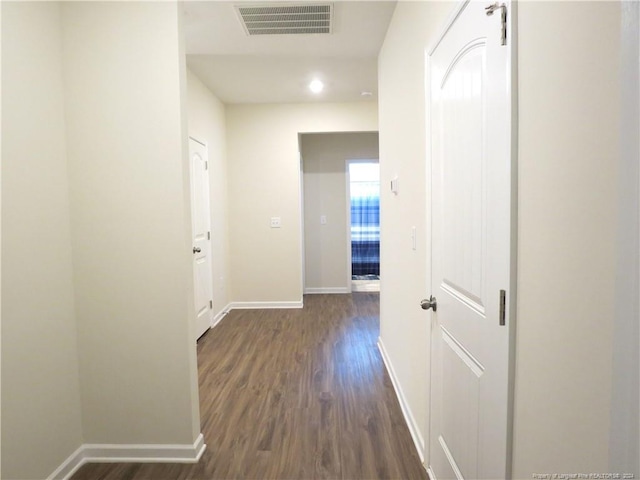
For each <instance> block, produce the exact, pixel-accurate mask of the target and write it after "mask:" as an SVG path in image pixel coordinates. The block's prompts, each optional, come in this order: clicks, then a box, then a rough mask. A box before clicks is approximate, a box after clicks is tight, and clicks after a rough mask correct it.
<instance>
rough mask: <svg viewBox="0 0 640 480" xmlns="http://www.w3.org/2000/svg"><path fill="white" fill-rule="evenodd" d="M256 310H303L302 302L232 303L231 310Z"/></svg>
mask: <svg viewBox="0 0 640 480" xmlns="http://www.w3.org/2000/svg"><path fill="white" fill-rule="evenodd" d="M255 308H302V300H300V301H298V302H231V303H230V304H229V310H239V309H255Z"/></svg>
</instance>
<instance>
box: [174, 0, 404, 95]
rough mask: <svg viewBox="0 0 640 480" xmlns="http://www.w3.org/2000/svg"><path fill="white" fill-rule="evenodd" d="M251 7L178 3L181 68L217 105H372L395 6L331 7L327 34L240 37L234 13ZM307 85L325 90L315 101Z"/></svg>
mask: <svg viewBox="0 0 640 480" xmlns="http://www.w3.org/2000/svg"><path fill="white" fill-rule="evenodd" d="M256 3H258V2H248V1H239V2H228V1H207V2H185V3H184V13H185V15H184V22H185V23H184V26H185V44H186V52H187V65H188V67H189V68H190V69H191V70H192V71H193V72H194V73H195V74H196V75H197V76H198V77H199V78H200V79H201V80H202V81H203V82H204V83H205V85H207V87H209V89H211V90H212V91H213V92H214V93H215V94H216V96H218V98H219V99H220V100H221V101H222V102H224V103H297V102H318V101H319V102H348V101H375V100H376V98H377V85H378V81H377V57H378V51H379V50H380V47H381V45H382V42H383V40H384V36H385V34H386V31H387V27H388V25H389V22H390V21H391V16H392V15H393V11H394V9H395V5H396V2H395V1H341V0H338V1H335V2H334V18H333V22H334V23H333V33H331V34H311V35H258V36H248V35H247V34H246V33H245V31H244V29H243V27H242V24H241V22H240V19H239V17H238V15H237V13H236V10H235V8H234V6H235V5H249V4H256ZM279 3H285V2H279ZM288 3H292V2H288ZM297 3H311V2H306V1H305V2H297ZM314 78H318V79H320V80H322V81H323V82H324V83H325V89H324V91H323V92H322V93H321V94H319V95H314V94H312V93H311V92H310V91H309V89H308V84H309V82H310V81H311V80H312V79H314ZM362 91H369V92H372V94H373V95H372V96H369V97H363V96H362V95H361V92H362Z"/></svg>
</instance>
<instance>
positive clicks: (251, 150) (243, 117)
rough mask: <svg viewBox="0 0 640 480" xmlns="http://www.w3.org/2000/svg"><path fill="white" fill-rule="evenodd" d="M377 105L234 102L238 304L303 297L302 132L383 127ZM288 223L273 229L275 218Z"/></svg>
mask: <svg viewBox="0 0 640 480" xmlns="http://www.w3.org/2000/svg"><path fill="white" fill-rule="evenodd" d="M376 110H377V105H376V104H375V103H373V102H371V103H367V102H359V103H344V104H283V105H229V106H227V152H228V169H229V233H230V237H229V238H230V241H229V243H230V264H229V271H230V273H231V292H230V299H231V300H232V302H262V303H264V302H272V303H273V302H275V303H281V302H287V303H285V304H290V305H294V304H297V303H298V302H301V300H302V263H301V260H302V242H301V223H300V220H301V209H302V206H301V196H300V155H299V151H298V134H299V133H309V132H357V131H376V130H377V129H378V122H377V112H376ZM277 216H279V217H281V219H282V227H281V228H270V226H269V225H270V224H269V221H270V218H271V217H277Z"/></svg>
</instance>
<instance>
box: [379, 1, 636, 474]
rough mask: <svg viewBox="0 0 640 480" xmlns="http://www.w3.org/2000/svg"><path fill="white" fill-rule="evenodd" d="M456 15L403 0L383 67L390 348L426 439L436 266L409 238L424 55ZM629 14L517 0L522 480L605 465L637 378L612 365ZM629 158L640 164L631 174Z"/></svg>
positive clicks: (385, 306)
mask: <svg viewBox="0 0 640 480" xmlns="http://www.w3.org/2000/svg"><path fill="white" fill-rule="evenodd" d="M451 8H452V4H449V5H443V4H437V3H426V2H425V3H419V2H415V3H414V2H406V3H403V2H400V3H399V4H398V6H397V8H396V12H395V15H394V18H393V22H392V25H391V26H390V28H389V31H388V33H387V37H386V40H385V44H384V46H383V49H382V51H381V54H380V58H379V74H380V98H379V102H380V164H381V171H382V181H383V182H384V181H387V180H388V179H389V177H390V176H393V175H396V174H397V175H398V176H399V179H400V194H399V195H398V196H397V197H392V196H391V195H389V194H388V193H387V194H386V195H385V194H384V193H383V196H382V219H381V222H382V229H383V230H382V265H381V268H382V269H383V271H384V275H383V277H382V291H381V339H382V342H383V344H384V346H385V347H386V350H387V352H388V355H389V357H390V359H391V362H392V364H393V367H394V369H395V372H396V375H397V378H398V380H399V383H400V386H401V389H402V390H403V392H404V395H405V397H406V399H407V403H408V405H409V407H410V410H411V412H412V414H413V416H414V418H415V421H416V424H417V425H418V428H419V429H420V431H421V433H422V435H423V436H426V433H427V425H428V423H427V422H428V396H427V383H426V382H427V371H428V368H427V365H428V362H429V351H428V345H429V341H428V325H427V324H426V322H425V318H424V316H423V315H421V313H420V311H419V309H418V307H417V303H418V301H419V299H420V298H421V297H424V296H425V295H427V294H428V291H429V285H428V280H427V278H426V277H427V274H428V271H429V269H428V264H427V262H428V257H427V255H426V254H425V252H424V251H423V250H422V249H420V248H419V249H418V251H416V252H412V251H411V250H410V243H409V238H410V237H409V228H410V226H411V225H412V224H416V225H417V227H418V234H419V238H424V236H425V235H426V234H428V232H425V231H424V225H425V222H424V218H425V216H426V214H427V212H428V209H427V211H425V210H424V207H423V206H424V205H425V203H426V195H427V192H426V190H425V188H424V184H423V179H424V173H425V172H424V158H425V155H426V154H425V145H426V137H425V133H424V132H425V127H424V104H425V96H424V53H425V49H426V48H428V47H429V46H430V44H431V40H432V39H433V35H434V33H435V32H439V31H440V28H441V27H442V25H443V22H444V19H445V18H446V16H447V11H448V10H450V9H451ZM620 8H621V7H620V4H619V3H615V2H585V3H578V2H519V15H518V27H519V31H518V42H519V45H518V48H519V59H518V62H519V64H518V69H519V70H518V73H519V84H518V88H519V107H520V112H519V122H520V124H519V137H520V146H519V179H518V188H519V210H518V217H519V220H518V236H519V254H518V269H519V270H518V307H517V316H518V318H517V322H518V323H517V342H516V357H517V360H516V368H517V370H516V375H517V376H516V391H515V402H516V403H515V419H514V422H515V425H514V428H515V431H514V458H513V462H514V463H513V472H514V473H513V477H514V478H519V479H520V478H531V475H532V474H533V473H554V472H555V473H572V472H573V473H577V472H587V473H589V472H608V471H610V468H611V466H610V459H609V446H610V423H611V422H610V418H611V407H612V403H611V395H612V393H611V390H612V376H613V375H614V374H616V375H617V374H621V373H623V372H629V371H633V366H632V365H633V364H632V363H631V362H629V361H627V362H624V361H623V362H622V366H621V367H617V369H616V370H614V367H613V361H612V358H613V347H612V341H613V332H614V312H615V311H616V308H615V305H614V298H615V297H616V295H623V296H624V294H623V293H621V292H620V291H618V292H616V284H615V274H616V248H617V245H619V244H623V243H625V242H627V241H628V240H629V238H628V236H627V235H622V236H621V237H620V238H619V239H617V222H618V214H619V212H618V210H619V202H622V203H623V204H624V205H625V208H627V211H626V213H625V214H624V215H623V216H624V217H625V218H626V217H628V216H629V215H630V212H631V213H632V212H633V211H634V210H633V208H637V207H634V205H633V202H634V201H635V200H634V195H635V196H636V197H635V198H637V190H636V191H635V192H634V191H632V192H631V197H630V199H629V198H627V199H624V198H623V199H622V200H619V199H618V193H617V191H616V189H617V187H618V168H619V167H618V159H619V158H620V142H619V133H618V132H619V128H620V115H621V112H620V103H619V92H620V22H621V18H620ZM631 88H635V89H636V90H637V88H638V87H637V83H636V84H635V85H634V86H633V87H631ZM636 95H637V92H636ZM633 98H635V97H632V98H631V102H633ZM622 101H623V102H624V101H625V99H623V100H622ZM631 115H633V113H632V114H631ZM636 121H637V120H636ZM636 133H637V132H636ZM631 154H632V155H633V152H631ZM631 161H634V162H637V155H636V156H635V157H633V160H627V161H626V165H627V167H629V162H631ZM623 163H624V162H623ZM634 168H637V165H636V166H635V167H634ZM632 171H633V169H632ZM635 181H637V180H635ZM635 188H636V189H637V184H636V186H635ZM383 192H384V190H383ZM631 221H632V222H634V223H633V224H632V225H637V217H636V219H635V220H631ZM391 232H395V233H391ZM631 237H633V235H631ZM631 240H632V241H633V238H631ZM418 244H419V245H421V244H422V245H424V244H425V243H424V242H419V243H418ZM627 245H628V244H627ZM631 248H633V247H631ZM627 251H630V250H629V249H627ZM391 255H393V257H391ZM636 255H637V252H636ZM623 258H624V255H623ZM633 258H637V257H633ZM633 258H631V257H628V258H626V260H628V261H633ZM392 260H393V261H392ZM634 268H635V267H632V270H633V269H634ZM624 270H625V268H621V269H619V273H620V272H622V271H624ZM621 282H622V283H625V280H624V279H621ZM636 294H637V291H636ZM635 302H636V305H637V299H636V300H635ZM623 308H628V306H624V307H623ZM631 308H633V302H632V303H631ZM635 313H636V315H637V311H636V312H635ZM635 321H636V322H637V317H636V320H635ZM622 324H623V325H626V326H623V327H622V331H633V329H634V328H635V329H637V325H635V326H634V325H633V324H629V323H625V322H624V320H622ZM636 331H637V330H636ZM636 339H637V334H636ZM635 349H636V351H637V345H635ZM635 368H637V367H635ZM636 375H637V374H636ZM623 381H624V380H623V379H620V380H618V381H617V383H618V384H621V382H623ZM636 398H637V397H636ZM628 402H629V400H628V399H627V400H624V401H622V402H620V403H619V404H618V405H624V406H625V407H626V408H627V413H625V414H622V416H621V417H620V418H617V420H616V421H617V422H618V423H619V424H620V423H622V422H625V421H626V422H632V421H634V419H635V421H636V422H637V412H636V414H635V415H636V416H635V417H634V416H633V414H630V413H629V408H630V407H629V405H630V403H628ZM614 406H616V404H614ZM635 408H636V409H637V404H636V405H635ZM615 418H616V415H615V414H614V419H615ZM618 433H619V432H618ZM626 438H631V439H633V434H630V435H628V436H627V437H626ZM425 439H426V438H425ZM636 441H637V440H636ZM614 443H615V442H614ZM612 458H613V457H612ZM611 465H613V463H611ZM636 475H637V473H636Z"/></svg>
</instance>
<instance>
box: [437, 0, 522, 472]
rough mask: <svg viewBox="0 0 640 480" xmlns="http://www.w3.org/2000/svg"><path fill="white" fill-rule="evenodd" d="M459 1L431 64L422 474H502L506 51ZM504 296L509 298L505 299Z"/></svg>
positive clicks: (477, 9)
mask: <svg viewBox="0 0 640 480" xmlns="http://www.w3.org/2000/svg"><path fill="white" fill-rule="evenodd" d="M485 6H486V5H485V4H483V3H479V2H469V3H467V4H466V5H465V6H464V7H462V9H461V10H460V13H459V15H458V16H457V17H456V18H455V20H454V21H453V23H452V25H451V26H450V28H449V29H448V30H447V32H446V33H445V34H444V36H443V37H442V39H441V41H440V43H439V44H438V45H437V47H436V48H435V49H434V50H433V51H432V52H431V54H430V56H429V73H430V75H429V86H430V89H429V91H430V98H431V104H430V105H431V111H430V118H431V134H430V138H431V153H432V155H431V157H432V165H431V198H432V200H431V209H432V210H431V211H432V232H431V234H432V239H431V246H432V279H431V280H432V288H433V294H434V295H435V297H436V298H437V311H436V312H434V313H433V314H432V324H431V325H432V337H431V338H432V350H431V355H432V364H431V368H432V373H431V395H430V400H431V404H430V408H431V416H430V418H431V425H430V442H429V446H430V448H429V471H430V475H431V476H432V477H433V478H434V479H437V480H442V479H447V478H457V479H462V478H466V479H479V478H493V479H495V478H505V477H506V476H507V474H508V472H509V466H508V465H507V462H508V458H509V451H508V450H509V445H508V444H507V443H508V442H507V440H508V437H509V434H508V424H509V423H508V412H509V408H508V400H509V395H508V392H509V381H508V378H509V377H508V372H509V325H508V324H507V325H504V326H501V325H500V324H499V323H500V290H505V291H506V292H509V291H510V288H511V278H510V263H511V258H512V252H511V243H510V238H511V237H510V235H511V223H510V222H511V220H510V206H511V166H510V162H511V155H510V131H511V130H510V128H511V123H510V122H511V119H510V97H509V95H510V70H509V68H510V67H509V65H510V64H509V55H510V49H509V48H508V47H505V46H502V45H501V44H500V29H501V23H500V13H499V12H498V13H497V15H494V16H493V17H488V16H487V15H486V14H485V11H484V7H485ZM507 296H508V295H507Z"/></svg>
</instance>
